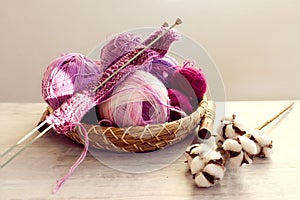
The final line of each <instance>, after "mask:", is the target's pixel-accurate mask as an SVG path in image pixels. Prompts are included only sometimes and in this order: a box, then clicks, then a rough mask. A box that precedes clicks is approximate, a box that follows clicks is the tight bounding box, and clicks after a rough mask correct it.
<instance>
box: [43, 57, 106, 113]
mask: <svg viewBox="0 0 300 200" xmlns="http://www.w3.org/2000/svg"><path fill="white" fill-rule="evenodd" d="M101 74H102V70H101V69H100V67H99V66H97V65H96V64H95V63H94V62H93V61H91V60H90V59H88V58H87V57H85V56H83V55H81V54H79V53H70V54H66V55H62V56H61V57H59V58H57V59H55V60H54V61H53V62H52V63H50V65H49V66H48V67H47V69H46V71H45V73H44V77H43V80H42V96H43V98H44V100H45V101H46V102H47V103H48V104H49V105H50V106H51V107H52V108H53V109H57V108H59V107H60V105H61V104H62V103H64V102H65V101H66V100H67V99H69V98H70V97H71V96H72V95H73V94H74V93H75V92H77V91H80V90H82V89H84V88H85V87H86V86H87V85H88V84H89V83H90V82H91V81H93V80H96V79H97V78H99V76H100V75H101Z"/></svg>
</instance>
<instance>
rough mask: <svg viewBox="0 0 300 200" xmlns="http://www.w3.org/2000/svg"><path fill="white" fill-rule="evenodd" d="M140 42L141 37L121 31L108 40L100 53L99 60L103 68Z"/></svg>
mask: <svg viewBox="0 0 300 200" xmlns="http://www.w3.org/2000/svg"><path fill="white" fill-rule="evenodd" d="M141 43H142V38H141V37H139V36H137V35H135V34H132V33H122V34H120V35H117V36H116V37H114V38H113V39H112V40H110V41H109V42H108V43H107V44H106V45H105V46H104V47H103V48H102V49H101V53H100V62H101V65H102V66H103V67H104V68H107V67H108V66H110V65H111V64H113V63H114V62H115V61H116V60H117V59H118V58H119V57H121V56H122V55H124V54H125V53H128V52H129V51H131V50H132V49H134V48H136V47H137V46H138V45H140V44H141Z"/></svg>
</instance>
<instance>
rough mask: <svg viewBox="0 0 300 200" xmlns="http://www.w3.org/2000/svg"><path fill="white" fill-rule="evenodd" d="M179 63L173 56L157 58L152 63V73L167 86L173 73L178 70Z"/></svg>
mask: <svg viewBox="0 0 300 200" xmlns="http://www.w3.org/2000/svg"><path fill="white" fill-rule="evenodd" d="M177 66H178V63H177V62H176V60H175V59H174V58H172V57H171V56H168V55H165V56H164V57H163V58H160V59H155V60H153V62H152V63H151V69H150V73H151V74H153V75H154V76H156V77H157V78H158V79H159V80H160V81H162V82H163V83H164V84H165V86H166V87H168V86H169V84H170V80H171V78H172V76H173V74H174V73H175V72H176V70H177V68H178V67H177Z"/></svg>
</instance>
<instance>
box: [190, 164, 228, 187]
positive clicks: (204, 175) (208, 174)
mask: <svg viewBox="0 0 300 200" xmlns="http://www.w3.org/2000/svg"><path fill="white" fill-rule="evenodd" d="M224 172H225V168H224V167H223V166H219V165H214V164H208V165H206V166H205V167H204V169H203V171H202V172H200V173H198V174H197V175H196V176H195V183H196V185H197V186H198V187H205V188H207V187H212V186H214V185H215V184H216V183H217V182H218V181H220V180H222V179H223V177H224Z"/></svg>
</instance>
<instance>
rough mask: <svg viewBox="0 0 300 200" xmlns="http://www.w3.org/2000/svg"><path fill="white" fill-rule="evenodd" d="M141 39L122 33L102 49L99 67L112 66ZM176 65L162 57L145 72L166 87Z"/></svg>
mask: <svg viewBox="0 0 300 200" xmlns="http://www.w3.org/2000/svg"><path fill="white" fill-rule="evenodd" d="M142 42H143V41H142V38H141V37H140V36H138V35H135V34H132V33H122V34H119V35H117V36H116V37H114V38H113V39H112V40H110V41H109V42H108V43H107V44H106V45H105V46H104V47H103V48H102V49H101V53H100V62H101V65H102V66H103V67H104V69H105V68H107V67H108V66H110V65H112V64H113V63H114V62H116V61H117V60H118V58H120V57H121V56H123V55H124V54H126V53H128V52H129V51H131V50H133V49H135V48H137V47H138V46H139V45H142ZM175 66H178V63H177V62H176V60H175V59H174V58H172V57H171V56H168V55H166V56H164V57H163V58H161V59H155V60H154V61H153V62H152V63H151V66H149V67H148V69H147V67H146V69H145V70H146V71H149V72H150V73H151V74H153V75H154V76H156V77H157V78H158V79H159V80H160V81H162V82H163V83H164V84H165V85H166V86H167V85H168V84H169V81H170V77H172V75H173V73H174V72H175V71H176V67H175Z"/></svg>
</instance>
